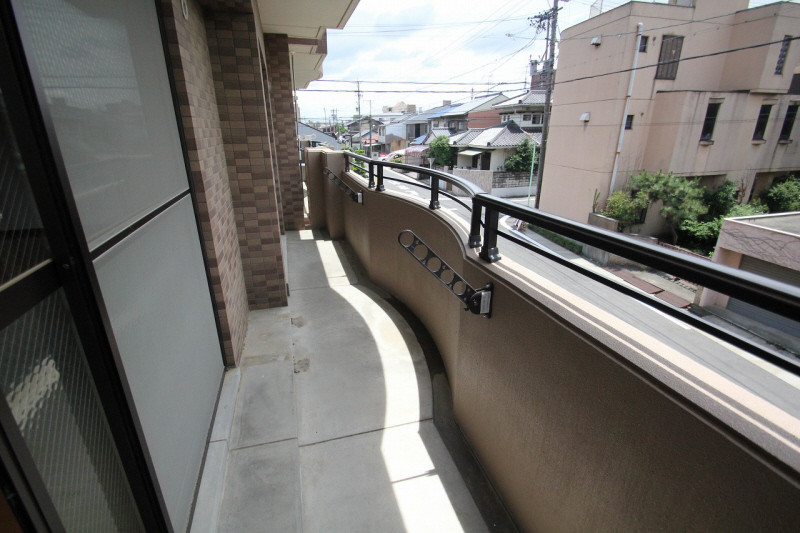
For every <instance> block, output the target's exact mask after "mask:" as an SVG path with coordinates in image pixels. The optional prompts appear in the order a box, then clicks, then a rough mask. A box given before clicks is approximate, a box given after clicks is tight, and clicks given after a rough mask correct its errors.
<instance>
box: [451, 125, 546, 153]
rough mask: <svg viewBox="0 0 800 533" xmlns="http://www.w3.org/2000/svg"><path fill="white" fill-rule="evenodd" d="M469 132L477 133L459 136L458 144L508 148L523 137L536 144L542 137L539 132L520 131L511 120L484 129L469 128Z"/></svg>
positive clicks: (519, 142)
mask: <svg viewBox="0 0 800 533" xmlns="http://www.w3.org/2000/svg"><path fill="white" fill-rule="evenodd" d="M469 132H477V135H475V136H473V137H472V138H469V137H462V138H460V139H459V140H458V141H457V145H458V146H474V147H489V148H508V147H512V146H519V145H520V144H522V141H524V140H525V139H530V140H532V141H533V142H535V143H536V144H539V143H540V142H541V138H542V134H541V133H527V132H524V131H522V129H521V128H520V127H519V126H518V125H517V123H516V122H514V121H513V120H512V121H511V122H507V123H505V124H500V125H499V126H492V127H491V128H486V129H484V130H469ZM469 132H468V133H469ZM453 144H456V143H453Z"/></svg>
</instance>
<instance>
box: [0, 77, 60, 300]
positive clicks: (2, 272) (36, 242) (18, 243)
mask: <svg viewBox="0 0 800 533" xmlns="http://www.w3.org/2000/svg"><path fill="white" fill-rule="evenodd" d="M49 258H50V247H49V245H48V244H47V238H46V237H45V234H44V228H43V227H42V220H41V218H40V217H39V211H38V209H36V204H35V203H34V200H33V193H32V192H31V187H30V184H29V183H28V175H27V173H26V172H25V165H23V164H22V158H21V157H20V153H19V147H18V146H17V140H16V138H15V136H14V132H13V131H12V130H11V123H10V122H9V120H8V113H7V112H6V102H5V100H4V99H3V94H2V93H0V285H2V284H4V283H6V282H7V281H9V280H11V279H13V278H15V277H16V276H19V275H20V274H22V273H23V272H25V271H26V270H28V269H30V268H33V267H35V266H36V265H38V264H40V263H42V262H43V261H45V260H47V259H49Z"/></svg>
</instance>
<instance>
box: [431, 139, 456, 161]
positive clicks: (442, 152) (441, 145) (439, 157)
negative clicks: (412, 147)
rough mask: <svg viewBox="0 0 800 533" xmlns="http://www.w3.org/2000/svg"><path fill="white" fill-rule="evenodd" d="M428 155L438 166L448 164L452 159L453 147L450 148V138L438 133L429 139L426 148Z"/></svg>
mask: <svg viewBox="0 0 800 533" xmlns="http://www.w3.org/2000/svg"><path fill="white" fill-rule="evenodd" d="M428 154H429V157H432V158H433V162H434V163H435V164H437V165H439V166H444V165H450V164H451V162H452V161H453V149H452V148H450V138H449V137H446V136H444V135H439V136H438V137H436V138H435V139H434V140H432V141H431V145H430V148H429V149H428Z"/></svg>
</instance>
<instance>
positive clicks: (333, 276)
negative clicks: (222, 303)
mask: <svg viewBox="0 0 800 533" xmlns="http://www.w3.org/2000/svg"><path fill="white" fill-rule="evenodd" d="M287 248H288V265H289V279H290V288H291V296H290V299H289V306H288V308H279V309H270V310H264V311H254V312H251V313H250V322H249V327H248V331H247V337H246V341H245V349H244V355H243V360H242V362H241V366H240V367H239V368H238V369H234V370H229V371H228V372H227V374H226V376H225V381H224V384H223V389H222V392H221V396H220V401H219V407H218V410H217V415H216V418H215V422H214V428H213V430H212V436H211V439H210V444H209V449H208V454H207V459H206V463H205V468H204V472H203V476H202V481H201V485H200V489H199V492H198V498H197V503H196V506H195V512H194V518H193V522H192V528H191V530H192V531H197V532H200V531H226V532H227V531H237V532H238V531H281V532H288V531H335V532H339V531H342V532H344V531H347V532H350V531H381V532H390V531H437V532H439V531H486V530H487V527H486V523H485V522H484V520H483V518H482V516H481V513H480V512H479V510H478V507H477V506H476V504H475V501H474V500H473V497H472V496H471V495H470V492H469V490H468V489H467V485H466V484H465V481H464V479H463V478H462V476H461V474H460V472H459V469H458V468H457V467H456V463H455V462H454V460H453V457H451V455H450V453H449V452H448V449H447V447H446V446H445V445H444V443H443V440H442V438H441V436H440V433H439V431H438V430H437V428H436V427H435V426H434V423H433V419H432V418H433V396H432V386H431V377H430V374H429V370H428V366H427V363H426V359H425V355H424V353H423V350H422V348H421V346H420V344H419V342H418V340H417V337H416V336H415V334H414V332H413V331H412V329H411V327H410V326H409V324H408V323H407V322H406V321H405V320H404V319H403V318H402V316H401V315H400V313H399V312H398V311H397V310H396V309H395V308H394V307H393V306H392V305H390V304H389V303H387V300H386V298H385V296H386V295H383V297H382V295H381V294H380V290H379V289H377V288H375V287H373V286H371V285H370V284H369V282H368V280H366V279H365V278H364V277H363V276H359V275H357V273H356V269H358V266H357V265H356V268H355V269H354V267H353V265H351V264H350V262H349V261H348V260H347V258H346V256H345V253H344V250H343V248H342V246H341V245H340V243H338V242H334V241H330V240H326V239H324V238H321V237H320V236H319V235H316V234H315V233H314V234H312V232H311V231H300V232H287Z"/></svg>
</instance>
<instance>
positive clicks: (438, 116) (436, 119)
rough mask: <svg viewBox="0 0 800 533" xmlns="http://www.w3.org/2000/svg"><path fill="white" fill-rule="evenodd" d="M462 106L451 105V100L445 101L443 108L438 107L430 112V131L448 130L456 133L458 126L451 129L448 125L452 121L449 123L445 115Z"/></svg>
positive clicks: (428, 115) (428, 116) (428, 114)
mask: <svg viewBox="0 0 800 533" xmlns="http://www.w3.org/2000/svg"><path fill="white" fill-rule="evenodd" d="M460 105H461V104H452V103H450V100H445V101H444V105H442V106H441V107H437V108H434V109H431V110H430V111H428V113H427V118H428V129H429V130H431V129H433V128H448V129H452V130H453V131H456V125H455V124H454V127H453V128H450V126H449V125H448V124H449V122H450V121H448V119H447V118H445V117H444V114H445V113H447V112H449V111H452V110H454V109H457V108H458V107H459V106H460Z"/></svg>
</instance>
